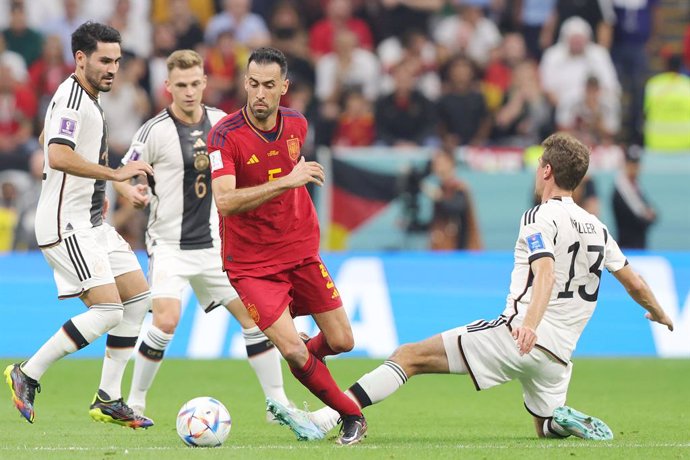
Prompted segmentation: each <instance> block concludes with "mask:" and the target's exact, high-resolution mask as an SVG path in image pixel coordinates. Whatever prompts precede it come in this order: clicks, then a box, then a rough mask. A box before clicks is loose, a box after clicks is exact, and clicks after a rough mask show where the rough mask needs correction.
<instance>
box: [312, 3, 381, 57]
mask: <svg viewBox="0 0 690 460" xmlns="http://www.w3.org/2000/svg"><path fill="white" fill-rule="evenodd" d="M339 29H348V30H350V31H351V32H352V33H354V34H355V35H356V36H357V39H358V43H359V46H360V47H361V48H365V49H367V50H371V49H372V48H373V46H374V39H373V37H372V35H371V30H369V26H368V25H367V23H366V22H364V21H362V20H361V19H357V18H353V17H352V7H351V5H350V2H349V1H348V0H330V1H329V2H328V6H327V7H326V17H325V18H324V19H321V20H320V21H317V22H316V24H314V25H313V26H312V28H311V31H310V32H309V48H310V49H311V51H312V54H313V55H314V58H319V57H321V56H323V55H324V54H328V53H330V52H332V51H334V46H333V37H334V36H335V32H336V31H338V30H339Z"/></svg>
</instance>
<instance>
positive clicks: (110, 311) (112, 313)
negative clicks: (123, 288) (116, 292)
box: [90, 304, 124, 331]
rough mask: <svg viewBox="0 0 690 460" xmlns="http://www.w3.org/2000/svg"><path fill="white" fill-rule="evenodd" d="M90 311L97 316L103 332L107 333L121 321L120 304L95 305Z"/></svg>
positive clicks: (121, 308)
mask: <svg viewBox="0 0 690 460" xmlns="http://www.w3.org/2000/svg"><path fill="white" fill-rule="evenodd" d="M90 309H91V311H93V312H94V313H96V314H98V316H99V318H100V321H101V324H102V325H103V328H104V330H106V331H109V330H110V329H112V328H114V327H115V326H117V325H118V324H120V322H121V321H122V316H123V314H124V308H123V307H122V305H121V304H95V305H92V306H91V307H90Z"/></svg>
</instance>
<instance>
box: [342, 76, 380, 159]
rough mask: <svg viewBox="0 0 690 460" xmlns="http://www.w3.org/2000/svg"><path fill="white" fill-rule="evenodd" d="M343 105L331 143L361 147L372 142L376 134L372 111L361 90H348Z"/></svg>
mask: <svg viewBox="0 0 690 460" xmlns="http://www.w3.org/2000/svg"><path fill="white" fill-rule="evenodd" d="M343 105H344V107H343V111H342V113H341V114H340V117H339V118H338V122H337V126H336V128H335V135H334V136H333V142H332V144H333V145H336V146H343V147H363V146H367V145H371V144H373V143H374V137H375V135H376V128H375V126H374V113H373V111H372V108H371V103H370V102H369V101H368V100H367V98H365V97H364V94H362V91H360V90H351V91H348V92H347V93H346V94H345V97H344V104H343Z"/></svg>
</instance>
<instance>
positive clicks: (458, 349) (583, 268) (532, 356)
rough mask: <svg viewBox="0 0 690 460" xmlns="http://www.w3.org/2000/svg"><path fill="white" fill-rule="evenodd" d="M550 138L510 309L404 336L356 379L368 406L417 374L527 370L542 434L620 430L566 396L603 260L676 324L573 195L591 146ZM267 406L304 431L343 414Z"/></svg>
mask: <svg viewBox="0 0 690 460" xmlns="http://www.w3.org/2000/svg"><path fill="white" fill-rule="evenodd" d="M543 146H544V153H543V155H542V157H541V158H540V160H539V166H538V168H537V175H536V192H537V195H538V196H541V199H542V203H541V204H540V205H538V206H535V207H534V208H532V209H530V210H529V211H527V212H526V213H525V214H523V216H522V218H521V220H520V234H519V236H518V239H517V242H516V244H515V266H514V268H513V272H512V275H511V283H510V293H509V294H508V299H507V305H506V308H505V310H504V311H503V314H501V315H500V316H499V317H498V318H497V319H495V320H493V321H483V320H482V321H476V322H474V323H471V324H468V325H466V326H462V327H457V328H455V329H451V330H448V331H446V332H443V333H441V334H438V335H435V336H433V337H431V338H428V339H426V340H423V341H421V342H418V343H412V344H405V345H402V346H401V347H400V348H398V349H397V350H396V351H395V352H394V353H393V355H392V356H391V357H390V358H389V359H388V360H387V361H385V362H384V363H383V364H382V365H381V366H379V367H378V368H376V369H374V370H373V371H372V372H370V373H368V374H366V375H364V376H363V377H362V378H360V379H359V380H358V381H357V382H356V383H355V384H354V385H353V386H351V387H350V389H349V390H348V392H347V393H348V395H349V396H350V397H351V398H352V399H353V400H354V401H355V402H356V403H357V404H359V405H360V407H362V408H364V407H366V406H369V405H371V404H375V403H377V402H379V401H381V400H383V399H385V398H387V397H388V396H390V395H391V394H392V393H393V392H395V391H396V390H397V389H398V388H400V386H401V385H402V384H404V383H405V382H406V381H407V380H408V379H409V378H410V377H412V376H414V375H418V374H469V375H470V377H471V379H472V382H473V383H474V385H475V387H476V389H477V390H485V389H487V388H490V387H493V386H496V385H499V384H502V383H506V382H508V381H511V380H519V381H520V383H521V384H522V390H523V397H524V403H525V407H526V409H527V411H528V412H529V413H530V414H531V415H532V416H533V418H534V424H535V428H536V432H537V435H538V436H539V437H555V438H560V437H566V436H570V435H575V436H578V437H581V438H585V439H595V440H608V439H612V437H613V434H612V432H611V430H610V429H609V428H608V427H607V426H606V424H605V423H604V422H602V421H601V420H599V419H597V418H595V417H591V416H588V415H585V414H583V413H581V412H578V411H576V410H575V409H572V408H569V407H566V406H564V404H565V401H566V394H567V391H568V384H569V382H570V376H571V372H572V364H571V362H570V357H571V355H572V352H573V350H574V349H575V345H576V343H577V341H578V339H579V338H580V334H581V333H582V330H583V329H584V328H585V325H586V324H587V321H588V320H589V318H590V317H591V316H592V313H593V311H594V308H595V307H596V303H597V295H598V293H599V281H600V279H601V271H602V269H603V268H606V269H607V270H608V271H609V272H611V273H612V274H613V275H614V276H615V277H616V279H617V280H618V281H619V282H620V283H621V284H622V285H623V286H624V287H625V288H626V290H627V292H628V293H629V294H630V296H631V297H632V298H633V299H634V300H635V301H636V302H637V303H639V304H640V305H641V306H642V307H643V308H645V309H646V310H647V311H648V313H647V314H646V317H647V318H648V319H649V320H651V321H655V322H658V323H661V324H663V325H666V326H667V327H668V329H669V330H673V324H672V321H671V319H670V318H669V317H668V316H667V315H666V313H665V312H664V310H663V309H662V308H661V306H660V305H659V303H658V302H657V300H656V298H655V297H654V294H653V293H652V291H651V290H650V288H649V286H648V285H647V284H646V283H645V281H644V280H643V279H642V278H641V277H640V276H639V275H638V274H637V273H636V272H635V271H634V270H633V269H632V268H631V267H630V265H628V262H627V260H626V258H625V256H624V255H623V254H622V253H621V251H620V249H619V248H618V244H617V243H616V241H615V240H614V239H613V238H612V237H611V234H610V233H609V231H608V229H607V228H606V226H605V225H604V224H602V223H601V222H600V221H599V220H598V219H597V218H596V217H595V216H593V215H591V214H589V213H587V212H586V211H584V210H583V209H582V208H580V207H579V206H578V205H576V204H575V203H574V202H573V199H572V191H573V190H574V189H575V187H576V186H577V185H578V184H579V183H580V181H581V180H582V177H583V176H584V175H585V173H586V172H587V168H588V166H589V150H588V149H587V147H585V146H584V145H583V144H581V143H580V142H579V141H577V140H576V139H574V138H573V137H571V136H569V135H567V134H560V133H559V134H554V135H552V136H550V137H549V138H548V139H546V140H545V141H544V143H543ZM269 407H270V408H271V410H272V411H273V412H274V414H276V416H277V418H278V419H279V420H280V421H281V422H282V423H285V424H287V425H288V426H289V427H290V428H291V429H292V430H293V431H294V432H295V433H296V434H298V436H299V435H302V438H311V439H319V438H321V437H323V433H325V432H327V431H329V430H330V429H331V428H333V427H334V426H335V425H336V423H337V418H338V414H337V413H334V411H333V410H332V409H330V408H328V407H325V408H323V409H320V410H318V411H316V412H312V413H306V412H304V411H299V410H296V409H289V408H285V407H282V406H281V405H280V404H279V403H273V402H271V401H269ZM319 432H320V433H319ZM361 438H362V436H360V437H359V438H357V439H356V440H355V442H357V441H359V440H361Z"/></svg>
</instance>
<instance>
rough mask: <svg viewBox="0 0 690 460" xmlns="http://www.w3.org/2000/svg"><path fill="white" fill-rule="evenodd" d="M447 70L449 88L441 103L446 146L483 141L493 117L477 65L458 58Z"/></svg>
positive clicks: (439, 113)
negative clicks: (487, 104)
mask: <svg viewBox="0 0 690 460" xmlns="http://www.w3.org/2000/svg"><path fill="white" fill-rule="evenodd" d="M443 73H444V85H445V90H444V95H443V96H441V99H440V100H439V102H438V115H439V125H440V128H441V135H442V137H443V143H444V145H446V146H447V147H455V146H458V145H481V144H483V143H484V141H485V140H486V139H487V137H488V135H489V132H490V130H491V120H490V118H489V112H488V111H487V108H486V102H485V100H484V95H483V94H482V93H481V92H480V91H479V82H478V80H477V78H476V73H475V68H474V65H473V64H472V62H471V61H470V60H469V59H467V58H464V57H456V58H454V59H452V60H451V61H450V62H449V63H448V64H447V65H446V67H445V69H444V72H443Z"/></svg>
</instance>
